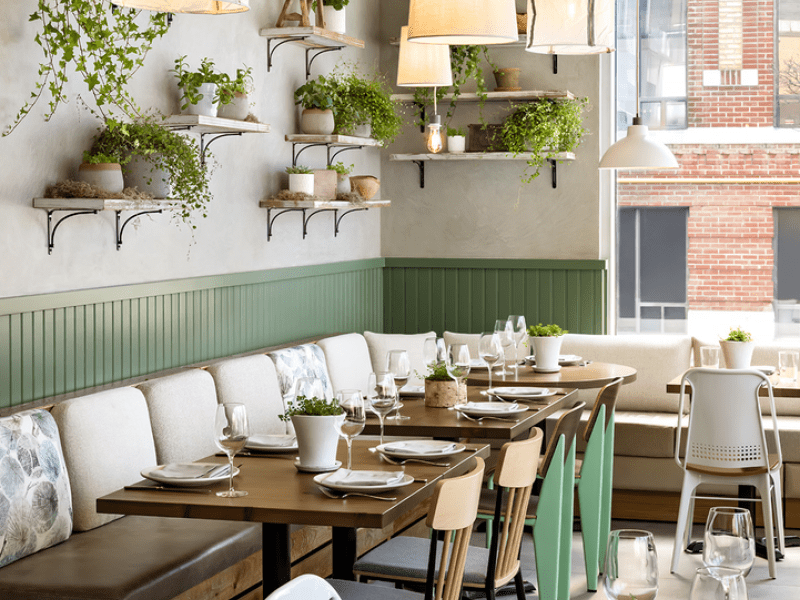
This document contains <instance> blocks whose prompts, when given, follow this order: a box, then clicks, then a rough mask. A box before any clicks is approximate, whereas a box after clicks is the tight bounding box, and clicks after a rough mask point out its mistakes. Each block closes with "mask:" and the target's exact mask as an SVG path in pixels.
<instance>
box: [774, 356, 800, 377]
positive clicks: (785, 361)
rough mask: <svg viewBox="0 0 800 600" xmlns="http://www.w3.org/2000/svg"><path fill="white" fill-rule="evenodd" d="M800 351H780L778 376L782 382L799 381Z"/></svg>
mask: <svg viewBox="0 0 800 600" xmlns="http://www.w3.org/2000/svg"><path fill="white" fill-rule="evenodd" d="M798 362H800V353H798V352H796V351H794V350H781V351H780V352H778V376H779V377H780V381H781V382H782V383H797V367H798V366H800V365H798Z"/></svg>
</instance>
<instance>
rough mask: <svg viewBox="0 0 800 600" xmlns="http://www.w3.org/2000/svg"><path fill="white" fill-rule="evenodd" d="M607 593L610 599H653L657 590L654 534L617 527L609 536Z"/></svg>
mask: <svg viewBox="0 0 800 600" xmlns="http://www.w3.org/2000/svg"><path fill="white" fill-rule="evenodd" d="M604 573H605V578H604V581H603V586H604V587H605V590H606V596H608V597H609V598H611V599H612V600H617V599H618V598H619V599H620V600H629V599H630V598H636V599H637V600H653V599H654V598H655V597H656V594H657V593H658V556H657V555H656V543H655V540H654V539H653V534H652V533H650V532H649V531H641V530H638V529H617V530H615V531H612V532H611V535H610V536H609V537H608V549H607V550H606V565H605V569H604Z"/></svg>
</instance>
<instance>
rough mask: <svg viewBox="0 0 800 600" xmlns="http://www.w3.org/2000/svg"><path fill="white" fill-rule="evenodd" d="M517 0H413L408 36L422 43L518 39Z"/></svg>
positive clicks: (461, 43) (488, 42)
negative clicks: (515, 0)
mask: <svg viewBox="0 0 800 600" xmlns="http://www.w3.org/2000/svg"><path fill="white" fill-rule="evenodd" d="M518 39H519V38H518V36H517V10H516V5H515V2H514V0H411V2H410V4H409V8H408V40H409V41H410V42H414V43H422V44H451V45H457V46H463V45H467V44H508V43H511V42H516V41H517V40H518Z"/></svg>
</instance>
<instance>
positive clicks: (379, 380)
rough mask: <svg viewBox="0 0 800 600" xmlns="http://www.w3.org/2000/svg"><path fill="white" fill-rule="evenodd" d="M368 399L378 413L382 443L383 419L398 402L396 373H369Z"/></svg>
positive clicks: (373, 409)
mask: <svg viewBox="0 0 800 600" xmlns="http://www.w3.org/2000/svg"><path fill="white" fill-rule="evenodd" d="M367 400H369V404H370V406H371V407H372V411H373V412H374V413H375V414H376V415H378V421H380V424H381V437H380V440H381V444H383V420H384V418H385V417H386V415H388V414H389V413H390V412H392V410H394V407H395V405H396V404H397V386H395V384H394V375H393V374H392V373H390V372H389V371H378V372H377V373H370V374H369V383H368V384H367Z"/></svg>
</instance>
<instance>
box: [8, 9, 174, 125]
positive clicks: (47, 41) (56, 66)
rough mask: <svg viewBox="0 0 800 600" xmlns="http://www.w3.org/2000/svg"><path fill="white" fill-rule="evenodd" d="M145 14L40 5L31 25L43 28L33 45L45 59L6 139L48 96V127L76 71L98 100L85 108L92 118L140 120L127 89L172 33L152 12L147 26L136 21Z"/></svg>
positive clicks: (160, 16) (159, 15) (163, 18)
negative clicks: (118, 115)
mask: <svg viewBox="0 0 800 600" xmlns="http://www.w3.org/2000/svg"><path fill="white" fill-rule="evenodd" d="M140 12H141V11H138V10H133V9H127V8H121V7H114V8H112V3H111V2H110V1H109V0H38V3H37V8H36V12H34V13H33V14H31V15H30V18H29V20H30V21H33V22H36V23H38V24H39V31H38V32H37V33H36V36H35V37H34V39H35V40H36V43H37V44H39V46H41V48H42V52H43V53H44V61H43V62H42V63H41V64H40V65H39V80H38V81H37V83H36V87H35V89H34V91H33V92H32V93H31V99H30V100H29V101H28V102H26V103H25V104H24V105H23V107H22V108H21V109H20V110H19V112H18V113H17V115H16V117H15V119H14V122H13V123H12V124H11V125H9V126H8V128H7V129H6V131H5V132H3V135H4V136H6V135H8V134H10V133H11V132H12V131H14V129H16V128H17V126H18V125H19V124H20V122H21V121H22V120H23V119H24V118H25V117H26V116H27V115H28V114H29V113H30V111H31V110H32V109H33V107H34V106H35V105H36V104H37V103H38V102H39V100H41V99H42V98H43V97H45V96H49V104H48V108H47V110H46V111H45V115H44V118H45V121H49V120H50V118H51V117H52V116H53V114H54V113H55V112H56V109H58V107H59V105H60V104H62V103H65V102H67V96H66V95H65V94H64V85H65V84H66V83H67V81H68V80H69V75H70V73H71V72H72V71H73V70H74V71H75V72H77V73H78V74H79V75H80V77H82V78H83V81H84V83H85V84H86V87H87V89H88V91H89V92H90V93H91V96H92V98H93V100H94V107H92V106H90V105H89V104H88V103H86V102H85V99H83V98H82V99H83V100H84V104H86V106H87V107H88V108H89V110H90V112H92V114H95V115H98V116H100V117H102V118H103V120H106V121H107V120H108V119H110V118H112V116H113V113H114V111H118V112H119V113H121V114H123V115H126V116H127V117H129V118H130V119H134V118H137V117H140V116H141V115H142V111H141V109H140V108H139V107H138V106H137V104H136V102H135V101H134V99H133V97H132V96H131V94H130V92H129V91H128V90H127V89H126V87H125V86H126V85H127V83H128V81H129V80H130V78H131V77H132V76H133V75H134V74H135V73H136V71H138V69H139V67H141V66H142V64H144V59H145V57H146V56H147V53H148V52H149V51H150V48H151V47H152V45H153V42H154V41H155V40H156V39H157V38H159V37H160V36H162V35H164V34H165V33H166V32H167V28H168V24H167V15H166V14H165V13H152V12H149V11H147V14H149V15H150V16H149V18H148V20H147V22H146V23H144V22H143V18H142V19H137V17H138V16H139V14H140Z"/></svg>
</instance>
